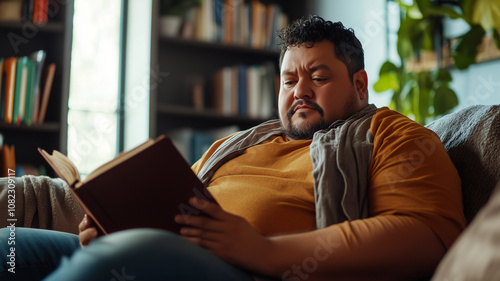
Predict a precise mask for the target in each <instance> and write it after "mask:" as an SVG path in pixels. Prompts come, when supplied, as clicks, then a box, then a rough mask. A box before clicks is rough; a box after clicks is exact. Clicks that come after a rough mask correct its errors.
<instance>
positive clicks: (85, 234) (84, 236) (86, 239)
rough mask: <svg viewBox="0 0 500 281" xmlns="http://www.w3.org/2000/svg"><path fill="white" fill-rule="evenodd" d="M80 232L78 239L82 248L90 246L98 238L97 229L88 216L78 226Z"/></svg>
mask: <svg viewBox="0 0 500 281" xmlns="http://www.w3.org/2000/svg"><path fill="white" fill-rule="evenodd" d="M78 230H79V231H80V233H79V234H78V239H79V240H80V245H81V246H82V247H84V246H88V245H89V244H90V242H92V240H94V239H96V238H97V228H96V226H95V224H94V222H93V221H92V219H91V218H90V217H89V216H88V215H87V214H85V216H84V217H83V220H82V222H81V223H80V225H78Z"/></svg>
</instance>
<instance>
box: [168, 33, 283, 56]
mask: <svg viewBox="0 0 500 281" xmlns="http://www.w3.org/2000/svg"><path fill="white" fill-rule="evenodd" d="M160 42H162V43H166V44H176V45H181V46H186V47H194V48H200V49H203V50H207V49H210V50H214V51H221V52H233V53H241V54H245V55H252V54H254V55H259V56H269V57H272V58H276V56H279V54H280V50H279V49H278V48H276V49H270V48H267V49H266V48H263V49H257V48H254V47H251V46H248V45H236V44H225V43H220V42H212V41H200V40H194V39H184V38H178V37H167V36H160Z"/></svg>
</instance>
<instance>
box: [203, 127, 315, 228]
mask: <svg viewBox="0 0 500 281" xmlns="http://www.w3.org/2000/svg"><path fill="white" fill-rule="evenodd" d="M310 144H311V140H298V141H287V140H286V139H285V138H284V137H282V136H278V137H274V138H273V139H271V140H270V141H266V142H264V143H262V144H260V145H256V146H253V147H251V148H249V149H247V150H246V151H245V153H244V154H243V155H241V156H238V157H237V158H235V159H233V160H231V161H229V162H228V163H226V164H224V165H223V166H222V167H221V168H219V170H217V172H216V173H215V174H214V176H213V178H212V180H211V181H210V186H209V188H208V190H209V191H210V193H211V194H212V195H213V196H214V198H215V199H216V200H217V202H219V204H220V205H221V207H222V208H223V209H224V210H226V211H228V212H230V213H233V214H238V215H239V216H242V217H244V218H245V219H246V220H248V221H249V222H250V224H252V225H253V226H254V227H255V228H256V229H257V230H258V231H260V233H262V234H263V235H275V234H280V233H292V232H302V231H308V230H313V229H315V228H316V223H315V216H314V213H315V205H314V190H313V179H312V173H311V171H312V162H311V157H310V155H309V145H310ZM197 164H198V163H197ZM197 166H198V165H196V164H195V167H197ZM195 172H198V171H197V169H196V168H195Z"/></svg>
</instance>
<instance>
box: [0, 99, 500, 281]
mask: <svg viewBox="0 0 500 281" xmlns="http://www.w3.org/2000/svg"><path fill="white" fill-rule="evenodd" d="M426 127H427V128H429V129H430V130H433V131H434V132H435V133H436V134H437V135H438V136H439V137H440V139H441V140H442V142H443V144H444V146H445V148H446V150H447V151H448V154H449V156H450V158H451V160H452V161H453V163H454V165H455V167H456V168H457V170H458V173H459V174H460V177H461V179H462V194H463V203H464V213H465V217H466V219H467V222H468V224H469V226H468V227H467V229H466V230H465V231H464V233H463V234H462V235H461V236H460V237H459V239H458V240H457V242H456V243H455V244H454V245H453V247H452V248H451V249H450V251H449V252H448V253H447V254H446V256H445V257H444V259H443V261H442V262H441V263H440V265H439V267H438V270H437V272H436V274H435V276H434V279H433V280H448V281H452V280H454V281H455V280H500V275H499V274H500V269H496V270H495V266H496V268H500V258H499V256H500V254H497V252H498V253H500V184H497V183H498V182H499V180H500V105H493V106H486V105H478V106H471V107H467V108H463V109H460V110H458V111H456V112H455V113H451V114H448V115H446V116H444V117H441V118H439V119H437V120H435V121H433V122H432V123H430V124H428V125H427V126H426ZM9 180H10V182H9ZM9 184H10V186H9ZM495 186H497V187H496V192H495V196H496V198H491V199H494V200H490V202H489V203H488V200H489V199H490V195H491V194H492V192H493V190H494V189H495ZM9 187H11V188H10V189H14V190H15V195H16V197H15V199H16V201H15V218H16V222H15V225H16V226H17V227H20V226H23V227H34V228H43V229H53V230H59V231H64V232H70V233H78V224H79V222H80V220H81V219H82V217H83V214H84V212H83V210H82V208H81V207H80V206H79V204H78V203H77V201H76V200H75V198H74V197H73V196H72V194H71V192H70V191H69V190H68V188H67V186H66V184H65V183H64V182H63V181H62V180H61V179H53V178H49V177H34V176H24V177H19V178H12V179H8V178H0V206H2V208H6V207H7V206H8V200H7V193H8V190H9ZM487 203H488V206H486V208H485V207H484V206H485V205H486V204H487ZM3 206H5V207H3ZM483 208H484V210H482V209H483ZM480 210H481V213H480V214H479V215H478V212H479V211H480ZM483 211H484V212H483ZM476 215H478V218H477V219H476V218H475V217H476ZM495 215H496V218H495ZM8 219H9V217H8V212H6V211H2V212H0V221H3V222H5V221H7V220H8ZM476 221H477V222H476ZM493 221H494V222H496V225H495V227H493V226H491V223H492V222H493ZM485 224H487V225H485ZM478 229H480V230H481V231H478ZM478 233H479V234H478ZM480 243H483V244H482V245H480V246H481V251H478V252H473V253H474V254H477V255H478V256H479V257H481V258H480V259H479V260H481V263H480V266H477V267H475V268H481V270H479V271H481V272H473V270H469V271H470V272H471V274H476V275H474V276H476V277H477V276H480V275H481V274H483V275H484V274H486V273H485V272H487V273H488V272H489V273H488V274H490V275H488V276H489V277H491V276H496V277H497V278H493V279H483V278H481V279H478V278H475V277H471V278H465V279H463V278H462V277H463V276H465V275H464V273H463V272H461V270H462V271H463V269H464V268H466V267H464V266H460V265H461V263H467V262H466V259H465V257H466V256H467V257H468V259H473V260H478V258H476V257H474V256H473V257H471V256H470V255H468V254H467V253H468V252H467V251H468V250H470V249H474V247H475V245H478V244H480ZM484 243H490V244H484ZM495 243H496V244H495ZM464 244H466V246H464ZM478 247H479V246H478ZM493 247H496V249H498V250H497V251H493ZM488 250H489V252H488ZM485 252H488V254H485ZM474 264H475V263H474ZM469 265H470V263H469ZM469 267H470V266H469ZM495 271H496V272H495ZM452 272H453V277H452V278H454V279H452V278H449V276H451V275H450V274H451V273H452ZM460 272H461V273H460ZM491 272H493V273H494V274H496V275H491V274H492V273H491ZM460 274H461V275H460ZM483 275H481V276H483Z"/></svg>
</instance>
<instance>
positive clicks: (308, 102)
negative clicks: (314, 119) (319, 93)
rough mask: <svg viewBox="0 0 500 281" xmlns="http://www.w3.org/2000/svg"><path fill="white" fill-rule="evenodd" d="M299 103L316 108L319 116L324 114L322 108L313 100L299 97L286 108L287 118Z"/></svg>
mask: <svg viewBox="0 0 500 281" xmlns="http://www.w3.org/2000/svg"><path fill="white" fill-rule="evenodd" d="M299 105H307V106H309V107H311V108H312V109H314V110H316V111H317V112H318V113H319V115H320V116H321V117H324V115H325V113H324V111H323V109H322V108H321V107H320V106H319V105H318V104H317V103H314V102H311V101H308V100H304V99H299V100H297V101H296V102H295V103H294V104H292V106H291V107H290V109H288V111H287V114H286V115H287V117H288V118H291V117H292V115H293V113H294V112H295V108H297V106H299Z"/></svg>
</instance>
